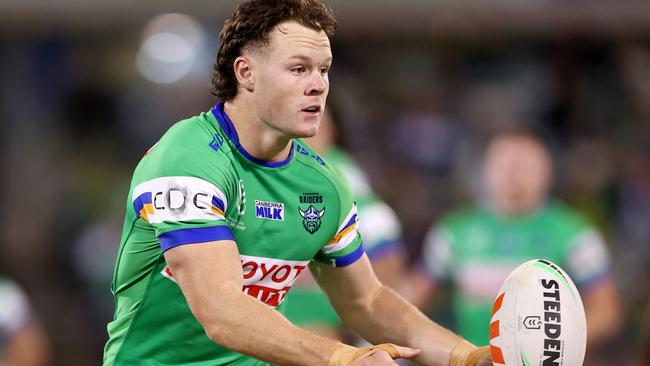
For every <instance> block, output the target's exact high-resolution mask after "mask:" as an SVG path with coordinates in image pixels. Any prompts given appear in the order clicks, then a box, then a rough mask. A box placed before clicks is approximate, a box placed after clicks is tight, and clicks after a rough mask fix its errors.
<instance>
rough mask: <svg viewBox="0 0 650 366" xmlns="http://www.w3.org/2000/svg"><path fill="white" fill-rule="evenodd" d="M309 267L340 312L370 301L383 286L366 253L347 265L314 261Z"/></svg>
mask: <svg viewBox="0 0 650 366" xmlns="http://www.w3.org/2000/svg"><path fill="white" fill-rule="evenodd" d="M309 268H310V270H311V272H312V274H313V275H314V278H315V279H316V281H317V282H318V284H319V285H320V287H321V288H322V289H323V291H324V292H325V293H326V294H327V297H328V298H329V299H330V302H331V303H332V306H334V308H335V309H336V310H337V311H338V312H339V313H340V312H341V310H342V309H345V308H347V307H350V306H363V305H364V304H366V303H368V302H369V301H370V300H372V296H373V294H374V293H375V291H377V290H378V289H379V288H381V286H382V284H381V282H379V280H378V279H377V277H376V276H375V273H374V272H373V270H372V266H371V265H370V261H369V260H368V257H367V256H366V255H365V254H364V255H363V256H362V257H361V258H359V259H358V260H357V261H355V262H354V263H352V264H350V265H348V266H345V267H332V266H328V265H326V264H323V263H318V262H312V263H311V264H310V265H309Z"/></svg>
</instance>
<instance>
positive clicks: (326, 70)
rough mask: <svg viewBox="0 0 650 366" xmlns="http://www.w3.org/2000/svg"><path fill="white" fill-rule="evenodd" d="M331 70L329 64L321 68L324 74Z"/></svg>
mask: <svg viewBox="0 0 650 366" xmlns="http://www.w3.org/2000/svg"><path fill="white" fill-rule="evenodd" d="M329 72H330V68H329V66H327V67H321V68H320V73H321V74H323V75H325V74H327V73H329Z"/></svg>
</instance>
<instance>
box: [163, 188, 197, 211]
mask: <svg viewBox="0 0 650 366" xmlns="http://www.w3.org/2000/svg"><path fill="white" fill-rule="evenodd" d="M188 198H190V199H189V200H188ZM188 201H189V202H188ZM209 202H210V195H208V194H207V193H204V192H196V193H189V192H187V189H185V188H182V187H173V188H169V189H168V190H164V191H158V192H153V207H154V208H155V209H156V210H170V211H175V212H178V211H181V212H182V211H185V210H187V204H188V203H190V204H191V205H192V206H193V207H196V208H198V209H200V210H207V209H209V208H210V203H209Z"/></svg>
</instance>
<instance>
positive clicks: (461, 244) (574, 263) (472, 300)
mask: <svg viewBox="0 0 650 366" xmlns="http://www.w3.org/2000/svg"><path fill="white" fill-rule="evenodd" d="M423 250H424V251H423V257H422V258H423V265H424V267H425V268H426V270H427V272H428V273H429V274H430V276H431V278H432V279H433V280H434V281H435V282H450V283H451V284H452V285H453V293H452V301H453V310H454V313H455V317H456V322H455V323H456V327H457V331H458V333H459V334H460V335H462V336H463V337H465V338H467V339H468V340H469V341H470V342H473V343H475V344H487V343H488V340H489V339H488V338H489V337H488V335H489V325H490V316H491V311H492V305H493V303H494V300H495V298H496V295H497V292H498V291H499V288H500V286H501V284H502V283H503V281H504V280H505V279H506V277H507V276H508V275H509V274H510V272H511V271H512V270H513V269H515V268H516V267H517V266H518V265H520V264H521V263H524V262H525V261H528V260H530V259H534V258H544V259H548V260H550V261H552V262H554V263H557V264H558V265H559V266H561V267H562V268H564V269H565V270H566V271H567V272H568V273H569V275H570V276H571V278H572V279H573V280H574V281H575V283H576V285H577V286H578V288H579V289H580V291H581V292H583V294H584V292H585V291H589V290H591V289H593V287H594V286H596V285H597V284H598V283H602V282H601V281H600V280H602V279H603V278H606V276H607V275H608V266H609V258H608V254H607V250H606V248H605V245H604V243H603V241H602V240H601V238H600V236H599V235H598V234H597V233H596V232H595V230H593V229H592V228H591V227H590V226H589V225H588V224H587V223H586V222H585V221H584V220H582V219H581V218H580V217H578V216H577V215H576V214H575V213H573V211H571V210H570V209H569V208H568V207H566V206H564V205H563V204H561V203H559V202H550V203H548V204H547V205H546V206H544V207H543V208H542V209H540V210H539V211H538V212H536V213H534V214H532V215H529V216H525V217H519V218H511V219H506V218H504V217H500V216H498V215H496V214H494V213H493V212H492V211H490V210H488V209H484V208H475V209H469V210H459V211H456V212H453V213H451V214H450V215H447V216H446V217H444V218H443V219H442V220H441V221H440V222H439V224H438V225H436V226H435V227H434V228H432V230H431V231H430V232H429V234H428V235H427V238H426V240H425V244H424V249H423Z"/></svg>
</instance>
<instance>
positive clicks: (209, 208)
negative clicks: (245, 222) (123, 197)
mask: <svg viewBox="0 0 650 366" xmlns="http://www.w3.org/2000/svg"><path fill="white" fill-rule="evenodd" d="M147 192H149V193H151V200H152V202H151V206H152V208H153V214H148V215H147V216H148V221H149V222H150V223H155V224H158V223H161V222H164V221H168V222H169V221H171V222H178V221H185V220H223V219H224V218H225V217H224V214H225V212H226V210H227V208H228V201H227V200H226V195H225V194H224V193H223V192H222V191H221V190H220V189H219V188H218V187H217V186H215V185H214V184H212V183H210V182H208V181H206V180H203V179H200V178H196V177H182V176H178V177H160V178H156V179H152V180H150V181H147V182H144V183H141V184H139V185H138V186H136V187H135V188H134V189H133V195H132V200H133V201H135V200H136V199H137V198H138V197H140V196H141V195H142V194H143V193H147ZM213 197H216V198H217V199H218V200H220V201H221V202H222V203H223V210H221V209H213V203H212V201H213Z"/></svg>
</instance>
